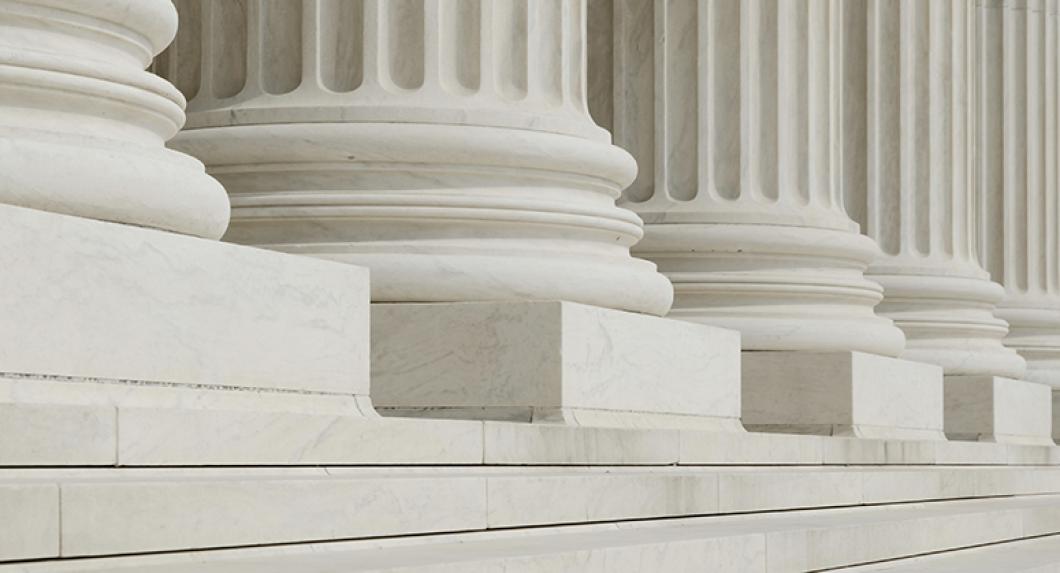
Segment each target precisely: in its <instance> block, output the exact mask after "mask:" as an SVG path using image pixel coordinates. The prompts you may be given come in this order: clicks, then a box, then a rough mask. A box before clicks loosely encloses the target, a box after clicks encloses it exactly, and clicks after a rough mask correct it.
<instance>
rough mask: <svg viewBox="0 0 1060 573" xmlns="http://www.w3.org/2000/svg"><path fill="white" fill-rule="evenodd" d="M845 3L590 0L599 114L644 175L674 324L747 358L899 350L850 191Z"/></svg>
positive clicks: (653, 252) (636, 188)
mask: <svg viewBox="0 0 1060 573" xmlns="http://www.w3.org/2000/svg"><path fill="white" fill-rule="evenodd" d="M846 4H848V2H844V1H835V0H824V1H814V2H810V1H806V0H785V1H782V2H728V1H726V2H697V1H695V0H679V1H671V2H642V1H640V0H614V1H599V2H593V3H591V4H590V20H591V25H592V26H594V29H595V30H597V35H596V37H595V38H593V40H592V41H591V42H590V44H589V57H590V69H589V83H590V90H589V93H590V96H591V97H590V102H589V104H590V108H591V109H592V110H593V113H594V115H595V116H596V118H597V120H598V121H599V122H601V124H603V125H605V126H606V127H609V128H610V129H611V130H612V131H613V132H614V134H615V142H616V143H617V144H618V145H620V146H622V147H623V148H625V149H626V150H628V151H629V152H630V153H632V154H633V156H634V157H635V158H636V159H637V163H638V165H639V167H640V169H639V171H638V175H637V179H636V180H635V181H634V182H633V184H632V185H631V186H630V187H629V188H628V189H627V190H626V191H625V194H624V195H623V205H625V206H627V207H629V208H630V209H633V210H634V211H636V212H637V213H638V214H639V215H640V216H641V217H642V218H643V219H644V221H645V237H644V240H643V241H641V242H640V243H638V244H637V245H636V246H635V247H634V253H635V254H637V255H639V256H642V257H645V258H647V259H649V260H652V261H654V262H655V263H656V264H658V265H659V270H660V271H662V272H663V273H664V274H666V276H667V277H668V278H669V279H670V280H671V281H673V283H674V292H675V302H674V308H673V310H672V312H671V315H670V316H673V317H675V318H681V319H685V320H690V321H694V322H698V323H702V324H711V325H716V326H722V327H725V328H731V329H734V330H738V331H740V333H741V335H742V341H743V347H744V349H745V350H748V349H749V350H811V351H832V350H835V351H839V350H843V351H850V350H856V351H863V352H871V353H876V354H881V355H888V356H896V355H898V353H899V352H901V350H902V346H903V337H902V333H901V331H899V330H898V329H897V328H895V327H894V325H893V324H892V323H891V321H890V320H888V319H886V318H881V317H879V316H877V315H876V314H875V313H874V312H873V307H874V306H875V305H876V304H877V303H878V302H879V301H880V299H881V298H882V289H881V288H880V287H879V285H877V284H876V283H874V282H872V281H869V280H866V279H865V277H864V271H865V269H866V267H867V266H868V264H869V263H870V262H871V261H872V260H873V259H874V257H875V256H876V253H877V248H876V246H875V244H874V243H873V241H872V240H870V239H869V238H867V237H865V236H862V235H861V234H859V233H858V227H857V225H856V224H855V223H854V222H853V221H851V219H850V218H849V217H848V216H847V214H846V212H845V211H844V208H843V198H842V196H841V195H842V188H843V187H842V179H841V173H842V170H841V161H840V159H841V154H840V151H841V149H842V139H841V137H840V121H839V119H840V115H839V111H840V108H839V105H838V104H839V101H840V100H839V98H838V97H836V96H837V94H838V93H839V84H838V81H839V80H838V78H839V75H838V71H839V69H840V68H839V66H840V64H841V61H842V59H841V57H840V56H841V53H840V41H839V39H840V22H841V19H840V17H841V15H842V10H843V8H844V6H845V5H846Z"/></svg>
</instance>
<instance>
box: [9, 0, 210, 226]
mask: <svg viewBox="0 0 1060 573" xmlns="http://www.w3.org/2000/svg"><path fill="white" fill-rule="evenodd" d="M176 27H177V14H176V12H175V11H174V9H173V6H172V4H171V3H170V2H168V1H166V0H150V1H136V0H117V1H111V2H98V3H97V2H77V1H74V0H29V1H25V2H2V3H0V102H3V105H2V106H0V203H7V204H11V205H18V206H21V207H31V208H34V209H39V210H44V211H51V212H56V213H62V214H66V215H76V216H81V217H88V218H94V219H101V220H105V221H112V222H118V223H127V224H131V225H137V226H143V227H152V228H157V229H163V230H167V231H176V232H179V233H186V234H191V235H198V236H202V237H208V238H218V237H220V236H221V235H222V234H223V233H224V230H225V227H226V226H227V223H228V200H227V197H226V196H225V194H224V190H223V189H222V188H221V186H220V185H219V184H218V183H217V182H216V181H215V180H213V179H212V178H210V177H208V176H207V175H206V174H205V172H204V170H203V166H202V164H201V163H200V162H198V161H196V160H195V159H193V158H191V157H188V156H186V155H183V154H180V153H177V152H174V151H171V150H168V149H166V148H165V147H164V145H163V142H164V141H165V140H166V139H169V138H170V137H172V136H173V135H174V134H175V133H176V132H177V130H179V129H180V127H181V125H182V124H183V122H184V113H183V106H184V98H183V97H182V96H181V94H180V93H179V92H178V91H177V90H176V89H174V88H173V86H171V85H170V84H169V83H167V82H166V81H164V80H162V79H160V78H158V77H156V76H154V75H152V74H149V73H147V72H145V71H144V68H145V67H146V66H147V64H148V63H149V62H150V61H151V57H152V56H153V55H154V54H156V53H158V52H160V51H161V50H162V48H164V47H165V46H166V44H168V42H169V41H170V40H171V39H172V38H173V35H174V33H175V32H176Z"/></svg>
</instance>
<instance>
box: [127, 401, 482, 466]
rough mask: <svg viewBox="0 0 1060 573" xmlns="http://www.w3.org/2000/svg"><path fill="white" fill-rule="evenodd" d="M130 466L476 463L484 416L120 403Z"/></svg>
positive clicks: (480, 446) (478, 461)
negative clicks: (432, 417)
mask: <svg viewBox="0 0 1060 573" xmlns="http://www.w3.org/2000/svg"><path fill="white" fill-rule="evenodd" d="M118 420H119V424H118V428H119V429H120V435H119V440H118V445H119V447H118V460H119V462H120V463H121V464H122V465H130V466H163V465H169V466H172V465H188V466H208V465H214V466H224V465H321V464H477V463H481V462H482V423H480V422H470V421H459V420H410V419H389V418H382V417H378V416H371V417H366V416H361V415H324V414H298V413H286V412H255V411H243V412H241V411H230V410H174V409H152V408H125V409H121V410H119V417H118Z"/></svg>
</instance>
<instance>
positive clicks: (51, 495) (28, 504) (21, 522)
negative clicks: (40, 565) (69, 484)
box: [0, 483, 59, 561]
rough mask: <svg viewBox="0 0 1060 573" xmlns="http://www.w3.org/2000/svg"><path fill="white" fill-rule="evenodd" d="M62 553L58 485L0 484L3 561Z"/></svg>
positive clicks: (0, 534) (0, 550)
mask: <svg viewBox="0 0 1060 573" xmlns="http://www.w3.org/2000/svg"><path fill="white" fill-rule="evenodd" d="M58 556H59V488H58V487H57V486H55V485H54V484H40V483H10V484H4V483H0V561H13V560H15V559H41V558H45V557H58Z"/></svg>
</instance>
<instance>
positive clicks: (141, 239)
mask: <svg viewBox="0 0 1060 573" xmlns="http://www.w3.org/2000/svg"><path fill="white" fill-rule="evenodd" d="M0 243H2V244H3V245H4V248H3V249H0V269H3V272H4V274H5V276H8V277H17V280H6V281H2V282H0V309H2V312H3V317H4V319H3V320H2V321H0V373H17V374H34V375H58V376H69V377H78V378H87V379H106V380H135V381H145V382H158V383H166V384H189V385H210V386H224V387H238V388H254V389H271V390H283V391H296V392H321V393H341V394H367V391H368V305H367V301H368V273H367V271H366V270H364V269H361V268H357V267H353V266H349V265H342V264H336V263H330V262H326V261H321V260H315V259H311V258H306V257H294V256H290V255H284V254H280V253H275V252H270V251H264V250H259V249H253V248H247V247H240V246H236V245H230V244H225V243H218V242H216V241H209V240H203V239H197V238H193V237H187V236H182V235H176V234H172V233H166V232H161V231H154V230H149V229H143V228H137V227H131V226H127V225H118V224H112V223H104V222H100V221H94V220H88V219H81V218H77V217H69V216H65V215H57V214H53V213H46V212H43V211H36V210H33V209H26V208H20V207H13V206H10V205H0ZM27 383H29V382H27Z"/></svg>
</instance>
